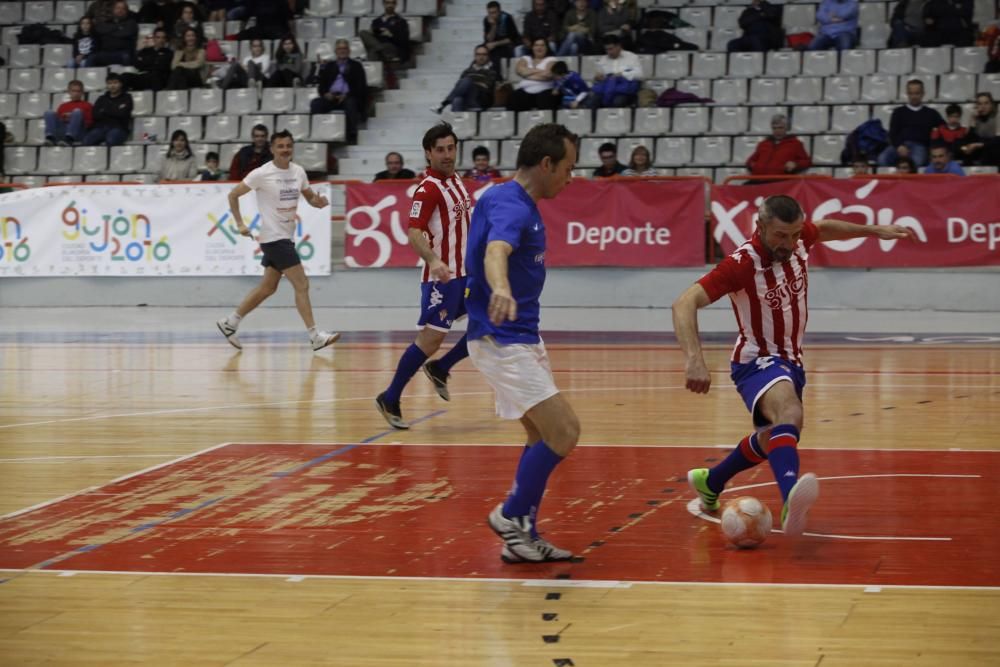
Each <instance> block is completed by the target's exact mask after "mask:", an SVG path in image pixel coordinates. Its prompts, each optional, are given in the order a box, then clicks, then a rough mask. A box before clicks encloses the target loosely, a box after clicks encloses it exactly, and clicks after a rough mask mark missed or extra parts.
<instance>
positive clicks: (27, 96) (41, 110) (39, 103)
mask: <svg viewBox="0 0 1000 667" xmlns="http://www.w3.org/2000/svg"><path fill="white" fill-rule="evenodd" d="M11 94H13V93H11ZM51 100H52V96H51V95H50V94H49V93H21V94H20V95H19V96H18V105H17V115H18V116H21V117H23V118H41V117H42V116H44V115H45V112H46V111H48V110H50V109H51V108H52V102H51Z"/></svg>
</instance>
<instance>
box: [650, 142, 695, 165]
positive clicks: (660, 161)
mask: <svg viewBox="0 0 1000 667" xmlns="http://www.w3.org/2000/svg"><path fill="white" fill-rule="evenodd" d="M690 162H691V137H660V138H659V139H657V140H656V160H655V162H654V164H655V165H657V166H661V165H662V166H664V167H681V166H684V165H686V164H688V163H690Z"/></svg>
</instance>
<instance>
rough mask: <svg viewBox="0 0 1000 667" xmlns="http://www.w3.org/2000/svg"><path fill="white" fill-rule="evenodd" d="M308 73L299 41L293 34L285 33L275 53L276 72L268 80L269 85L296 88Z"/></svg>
mask: <svg viewBox="0 0 1000 667" xmlns="http://www.w3.org/2000/svg"><path fill="white" fill-rule="evenodd" d="M307 74H308V71H307V70H306V61H305V58H304V57H303V56H302V51H301V50H300V49H299V43H298V42H296V41H295V38H294V37H292V36H291V35H285V36H284V37H282V38H281V44H280V45H279V46H278V49H277V52H276V53H275V54H274V73H273V74H272V75H271V77H270V78H269V79H268V80H267V85H268V86H270V87H272V88H294V87H296V86H298V85H300V84H301V83H302V81H303V80H304V79H305V78H306V75H307Z"/></svg>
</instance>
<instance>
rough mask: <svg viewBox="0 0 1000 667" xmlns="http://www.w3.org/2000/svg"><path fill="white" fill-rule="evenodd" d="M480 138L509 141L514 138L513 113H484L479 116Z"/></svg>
mask: <svg viewBox="0 0 1000 667" xmlns="http://www.w3.org/2000/svg"><path fill="white" fill-rule="evenodd" d="M479 136H481V137H483V138H484V139H508V138H510V137H513V136H514V112H513V111H483V112H481V113H480V114H479Z"/></svg>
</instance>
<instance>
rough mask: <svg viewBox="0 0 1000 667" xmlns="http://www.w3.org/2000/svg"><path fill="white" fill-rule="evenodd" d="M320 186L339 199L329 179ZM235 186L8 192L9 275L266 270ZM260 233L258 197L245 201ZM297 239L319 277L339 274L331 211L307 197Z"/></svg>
mask: <svg viewBox="0 0 1000 667" xmlns="http://www.w3.org/2000/svg"><path fill="white" fill-rule="evenodd" d="M310 187H312V189H313V190H314V191H316V192H317V193H319V194H322V195H326V196H327V198H328V199H329V185H327V184H325V183H323V184H313V185H312V186H310ZM232 189H233V184H232V183H204V184H202V183H197V184H170V185H93V186H89V185H68V186H53V187H46V188H32V189H28V190H18V191H15V192H11V193H8V194H4V195H0V277H35V276H240V275H259V274H260V273H261V272H262V271H263V268H262V267H261V265H260V260H261V253H260V246H259V245H258V244H257V243H256V242H255V241H254V240H253V239H251V238H247V237H244V236H240V234H239V232H237V231H236V223H235V222H234V221H233V219H232V214H231V213H230V211H229V202H228V200H227V195H228V194H229V192H230V191H231V190H232ZM240 211H241V213H242V216H243V221H244V222H245V223H246V224H247V226H249V227H250V229H251V231H252V232H253V233H254V235H255V236H256V235H257V233H259V231H260V225H261V220H260V214H259V213H258V211H257V199H256V195H255V194H253V193H249V194H247V195H244V196H243V197H242V198H241V199H240ZM292 241H293V242H294V243H295V247H296V249H297V250H298V253H299V256H300V257H301V258H302V264H303V266H304V268H305V271H306V273H307V274H309V275H328V274H329V273H330V207H329V206H325V207H323V208H321V209H317V208H313V207H312V206H310V205H309V204H308V203H307V202H306V201H305V199H304V198H303V199H300V200H299V208H298V221H297V223H296V226H295V232H294V236H293V239H292Z"/></svg>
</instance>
